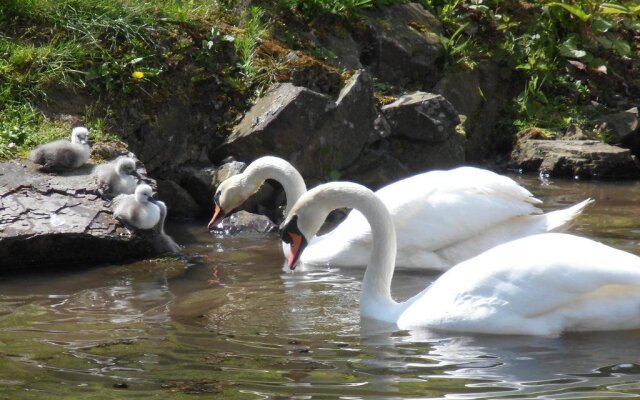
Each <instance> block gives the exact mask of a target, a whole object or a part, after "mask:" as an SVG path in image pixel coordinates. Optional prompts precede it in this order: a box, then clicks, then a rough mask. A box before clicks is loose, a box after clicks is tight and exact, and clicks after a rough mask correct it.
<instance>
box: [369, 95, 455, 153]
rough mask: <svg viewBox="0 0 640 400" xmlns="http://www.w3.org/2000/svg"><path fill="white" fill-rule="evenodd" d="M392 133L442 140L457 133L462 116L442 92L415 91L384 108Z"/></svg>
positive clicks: (417, 138)
mask: <svg viewBox="0 0 640 400" xmlns="http://www.w3.org/2000/svg"><path fill="white" fill-rule="evenodd" d="M382 113H383V114H384V116H385V117H386V119H387V121H388V122H389V125H390V126H391V135H392V136H402V137H405V138H407V139H413V140H419V141H422V142H431V143H440V142H444V141H446V140H447V139H449V138H450V137H451V136H452V135H454V134H455V130H456V126H458V124H460V117H459V116H458V112H457V111H456V109H455V108H453V106H452V105H451V103H449V101H447V99H445V98H444V97H443V96H442V95H439V94H432V93H424V92H415V93H411V94H408V95H405V96H402V97H400V98H399V99H398V100H396V101H394V102H393V103H391V104H387V105H386V106H384V107H382Z"/></svg>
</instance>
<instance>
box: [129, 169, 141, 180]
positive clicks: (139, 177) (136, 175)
mask: <svg viewBox="0 0 640 400" xmlns="http://www.w3.org/2000/svg"><path fill="white" fill-rule="evenodd" d="M129 175H131V176H135V177H136V178H138V179H142V177H141V176H140V174H139V173H138V171H133V172H132V173H130V174H129Z"/></svg>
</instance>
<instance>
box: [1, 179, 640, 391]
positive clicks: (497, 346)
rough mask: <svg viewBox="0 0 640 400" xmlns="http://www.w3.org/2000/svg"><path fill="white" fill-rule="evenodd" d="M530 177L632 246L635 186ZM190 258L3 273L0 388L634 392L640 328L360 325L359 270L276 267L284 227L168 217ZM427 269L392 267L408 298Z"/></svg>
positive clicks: (637, 232)
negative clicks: (179, 221)
mask: <svg viewBox="0 0 640 400" xmlns="http://www.w3.org/2000/svg"><path fill="white" fill-rule="evenodd" d="M523 183H524V184H525V185H526V186H527V187H528V188H530V189H531V190H532V191H533V192H534V193H536V194H537V195H538V196H539V197H540V198H542V199H543V200H545V209H547V210H551V209H556V208H559V207H564V206H566V205H569V204H573V203H575V202H577V201H580V200H582V199H584V198H585V197H592V198H594V199H596V204H594V205H592V206H591V207H590V208H589V209H588V210H587V212H586V214H585V215H583V216H582V217H581V218H580V220H579V222H578V224H577V225H576V227H575V228H574V229H573V232H575V233H578V234H581V235H584V236H588V237H592V238H595V239H597V240H601V241H604V242H606V243H608V244H610V245H613V246H615V247H619V248H623V249H625V250H628V251H631V252H634V253H636V254H640V247H639V241H640V207H639V206H638V205H639V204H640V185H639V184H637V183H619V184H607V183H584V182H566V181H558V182H551V183H544V184H541V183H540V181H539V180H538V179H535V178H527V179H526V180H524V181H523ZM170 233H172V234H173V235H174V237H175V238H176V239H177V240H178V241H179V242H180V243H182V244H184V245H186V252H187V254H188V257H187V261H185V260H167V259H164V260H150V261H143V262H138V263H134V264H130V265H119V266H109V267H101V268H91V269H87V270H85V271H80V272H78V271H76V272H65V273H60V274H55V275H46V276H43V275H35V274H34V275H33V276H27V275H21V276H17V277H8V276H5V277H1V278H0V399H36V398H37V399H40V398H82V399H105V398H122V399H125V398H126V399H135V398H145V399H147V398H170V399H181V398H194V396H196V397H197V396H198V395H200V396H201V397H202V396H204V397H205V398H221V399H236V398H242V399H244V398H246V399H264V398H275V399H335V398H342V399H360V398H375V399H399V398H416V399H418V398H419V399H427V398H444V397H447V398H492V399H493V398H511V399H515V398H553V399H575V398H614V397H638V396H640V332H639V331H634V332H601V333H589V334H579V335H577V334H572V335H566V336H563V337H560V338H555V339H550V338H538V337H499V336H496V337H492V336H473V335H460V334H449V335H447V334H437V335H436V334H434V333H431V332H429V331H427V330H424V331H389V330H388V328H386V327H381V326H375V325H371V324H369V323H364V322H363V323H361V322H360V318H359V315H358V296H359V281H360V277H361V275H362V273H363V271H362V270H357V269H356V270H354V269H351V270H345V269H343V270H337V269H326V268H318V269H307V270H302V271H296V272H295V273H289V272H286V271H284V270H283V269H282V264H283V257H282V254H281V248H280V245H279V242H278V238H277V237H276V236H275V235H274V236H268V237H265V236H259V235H254V236H244V237H236V238H216V237H213V236H211V235H210V234H209V233H208V232H206V230H205V227H204V224H183V225H176V226H171V227H170ZM435 278H437V275H436V274H424V273H417V272H399V273H396V276H395V277H394V284H393V294H394V296H395V297H396V298H397V299H405V298H407V297H409V296H410V295H412V294H414V293H415V292H417V291H419V290H422V289H423V288H424V287H425V286H426V285H427V284H428V283H429V282H430V281H431V280H433V279H435Z"/></svg>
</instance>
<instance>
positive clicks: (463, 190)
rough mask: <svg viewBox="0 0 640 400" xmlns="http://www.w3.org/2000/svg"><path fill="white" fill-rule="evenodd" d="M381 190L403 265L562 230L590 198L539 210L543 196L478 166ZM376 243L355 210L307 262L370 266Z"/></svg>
mask: <svg viewBox="0 0 640 400" xmlns="http://www.w3.org/2000/svg"><path fill="white" fill-rule="evenodd" d="M376 195H377V196H378V197H379V198H380V199H381V200H382V202H383V203H384V204H385V206H386V207H387V209H388V210H389V212H390V213H391V216H392V218H393V221H394V225H395V228H396V232H397V237H398V255H397V258H396V265H397V267H400V268H403V267H404V268H431V269H440V270H446V269H448V268H449V267H451V266H453V265H455V264H457V263H458V262H460V261H463V260H465V259H468V258H470V257H473V256H474V255H476V254H479V253H480V252H482V251H484V250H487V249H489V248H491V247H493V246H495V245H497V244H500V243H503V242H505V241H507V240H512V239H514V238H519V237H523V236H527V235H531V234H536V233H542V232H547V231H549V230H552V229H553V230H561V229H563V228H564V227H565V225H568V224H569V223H570V221H572V220H573V219H574V218H575V217H576V216H577V215H579V214H580V213H581V212H582V210H583V209H584V207H586V205H587V204H589V201H585V202H582V203H580V204H581V205H580V206H579V207H578V206H574V207H572V208H571V209H568V210H567V212H564V213H562V214H561V215H558V214H552V213H549V214H543V215H539V214H541V210H540V209H539V208H538V207H537V205H538V204H540V203H541V201H540V200H538V199H536V198H535V197H534V196H533V195H532V194H531V193H530V192H529V191H528V190H526V189H524V188H523V187H521V186H519V185H518V184H517V183H516V182H515V181H513V180H512V179H509V178H507V177H504V176H501V175H498V174H495V173H493V172H491V171H487V170H483V169H479V168H472V167H461V168H456V169H453V170H450V171H432V172H427V173H423V174H419V175H415V176H412V177H410V178H406V179H403V180H401V181H398V182H395V183H393V184H390V185H388V186H386V187H384V188H382V189H380V190H379V191H377V192H376ZM551 220H554V221H558V220H562V221H564V223H551V222H550V221H551ZM370 246H371V231H370V228H369V224H368V223H367V221H366V219H365V218H364V216H363V215H362V214H361V213H360V212H358V211H356V210H353V211H352V212H351V213H349V216H348V217H347V218H346V219H345V221H343V222H342V223H341V224H340V225H339V226H338V227H336V229H334V230H333V231H331V232H329V233H328V234H326V235H323V236H319V237H316V238H314V239H313V240H312V241H311V243H310V245H309V247H308V248H307V250H306V251H305V253H304V254H303V255H302V258H301V261H302V262H303V263H306V264H326V263H331V264H332V265H338V266H352V265H366V262H367V260H368V257H369V252H370Z"/></svg>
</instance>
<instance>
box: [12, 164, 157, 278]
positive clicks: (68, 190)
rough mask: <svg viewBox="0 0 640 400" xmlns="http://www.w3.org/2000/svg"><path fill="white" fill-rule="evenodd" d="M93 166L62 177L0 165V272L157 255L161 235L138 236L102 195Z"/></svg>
mask: <svg viewBox="0 0 640 400" xmlns="http://www.w3.org/2000/svg"><path fill="white" fill-rule="evenodd" d="M93 167H94V166H93V165H85V166H83V167H81V168H79V169H77V170H74V171H69V172H65V173H61V174H55V175H54V174H45V173H41V172H38V171H36V169H35V167H34V166H33V164H30V163H26V162H22V161H9V162H5V163H1V164H0V270H27V269H28V270H30V271H31V270H42V269H47V268H65V267H80V266H88V265H95V264H102V263H115V262H121V261H124V260H129V259H135V258H142V257H146V256H149V255H152V254H155V248H154V240H155V235H156V233H155V232H152V231H149V232H137V233H132V232H130V231H129V230H127V229H125V228H124V227H123V226H122V225H121V224H120V223H119V222H118V221H116V220H115V219H113V215H112V211H111V208H110V207H109V203H108V202H107V201H105V200H102V199H101V198H100V197H99V196H98V192H97V187H96V185H95V181H94V178H93V177H92V175H91V172H92V170H93Z"/></svg>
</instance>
